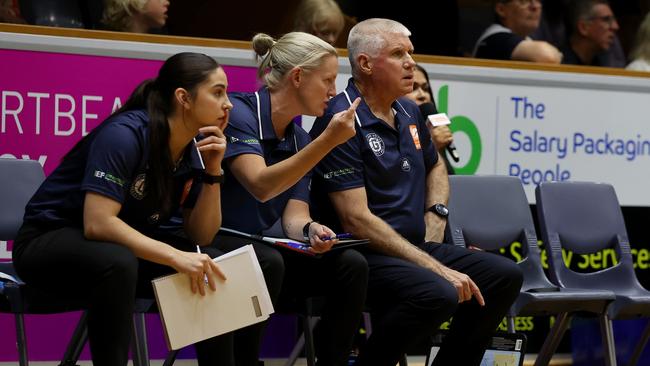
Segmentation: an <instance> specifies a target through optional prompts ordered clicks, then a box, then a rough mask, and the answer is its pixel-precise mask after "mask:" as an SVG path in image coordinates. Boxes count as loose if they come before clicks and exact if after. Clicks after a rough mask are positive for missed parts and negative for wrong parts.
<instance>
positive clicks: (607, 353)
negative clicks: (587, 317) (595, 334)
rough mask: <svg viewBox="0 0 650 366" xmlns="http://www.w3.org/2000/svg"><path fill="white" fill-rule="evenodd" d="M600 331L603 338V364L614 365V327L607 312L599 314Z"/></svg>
mask: <svg viewBox="0 0 650 366" xmlns="http://www.w3.org/2000/svg"><path fill="white" fill-rule="evenodd" d="M600 333H601V335H602V338H603V351H604V357H605V365H607V366H616V348H615V343H614V329H613V327H612V319H610V318H609V316H608V315H607V314H603V315H601V316H600Z"/></svg>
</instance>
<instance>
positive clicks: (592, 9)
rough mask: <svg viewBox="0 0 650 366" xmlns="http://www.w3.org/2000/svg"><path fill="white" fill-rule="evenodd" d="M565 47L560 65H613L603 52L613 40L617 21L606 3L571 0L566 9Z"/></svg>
mask: <svg viewBox="0 0 650 366" xmlns="http://www.w3.org/2000/svg"><path fill="white" fill-rule="evenodd" d="M569 23H570V24H569V26H570V37H569V44H568V46H567V47H566V49H564V50H563V53H564V58H563V59H562V63H563V64H571V65H591V66H615V65H613V64H611V62H609V61H608V60H609V58H608V57H607V55H606V53H607V51H609V50H610V48H612V45H613V44H615V42H616V41H617V39H616V32H617V31H618V29H619V27H618V22H617V21H616V17H615V16H614V12H612V9H611V8H610V6H609V2H608V1H607V0H575V1H573V2H572V3H571V4H570V7H569Z"/></svg>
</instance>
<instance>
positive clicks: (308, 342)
mask: <svg viewBox="0 0 650 366" xmlns="http://www.w3.org/2000/svg"><path fill="white" fill-rule="evenodd" d="M312 319H313V320H312ZM317 322H318V318H313V317H311V316H305V318H304V320H303V322H302V324H303V326H302V328H303V333H304V334H305V357H306V358H307V366H316V348H315V347H314V327H315V326H316V323H317Z"/></svg>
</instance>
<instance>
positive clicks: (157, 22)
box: [102, 0, 169, 33]
mask: <svg viewBox="0 0 650 366" xmlns="http://www.w3.org/2000/svg"><path fill="white" fill-rule="evenodd" d="M168 7H169V0H106V3H105V6H104V15H103V17H102V23H103V24H104V26H105V27H106V28H107V29H109V30H115V31H122V32H133V33H149V32H151V31H153V30H157V29H160V28H162V27H163V26H165V23H166V22H167V8H168Z"/></svg>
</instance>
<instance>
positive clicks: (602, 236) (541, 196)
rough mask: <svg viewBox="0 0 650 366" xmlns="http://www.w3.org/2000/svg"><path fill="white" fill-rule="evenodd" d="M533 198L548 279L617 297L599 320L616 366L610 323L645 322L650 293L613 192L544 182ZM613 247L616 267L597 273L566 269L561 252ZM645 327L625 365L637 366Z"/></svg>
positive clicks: (609, 359) (579, 184)
mask: <svg viewBox="0 0 650 366" xmlns="http://www.w3.org/2000/svg"><path fill="white" fill-rule="evenodd" d="M535 195H536V197H537V211H538V217H539V221H540V230H541V233H542V238H543V240H544V242H546V243H547V248H548V251H549V256H548V258H549V272H550V276H551V280H552V281H553V282H554V283H556V284H558V285H560V286H566V287H581V288H588V289H593V290H611V291H613V292H614V293H615V294H616V300H614V301H613V302H612V303H611V304H610V305H609V306H608V308H607V316H606V317H605V318H604V319H602V321H601V330H602V331H604V332H605V333H606V334H607V337H608V342H607V346H605V347H604V349H605V356H606V359H605V362H606V364H607V365H615V364H616V350H615V347H614V333H613V330H612V319H634V318H642V317H650V292H649V291H647V290H646V289H645V288H643V286H641V284H640V283H639V281H638V279H637V277H636V274H635V273H634V266H633V261H632V255H631V252H630V244H629V241H628V236H627V230H626V228H625V222H624V220H623V213H622V211H621V207H620V205H619V202H618V198H617V197H616V192H615V191H614V187H612V186H611V185H609V184H599V183H587V182H544V183H542V184H540V185H539V186H538V187H537V189H536V191H535ZM607 248H613V249H614V250H615V251H616V255H617V259H618V263H617V264H615V265H614V266H612V267H609V268H605V269H602V270H599V271H596V272H590V273H580V272H576V271H574V270H572V269H570V268H567V267H566V265H565V264H564V261H563V260H562V250H568V251H572V252H573V253H575V254H590V253H596V252H599V251H602V250H604V249H607ZM649 331H650V325H649V326H648V328H646V331H645V332H644V335H643V336H642V337H641V339H640V340H639V342H638V343H637V346H636V350H635V352H634V353H633V355H632V357H631V359H630V360H629V364H630V365H634V364H636V362H637V360H638V357H639V356H640V354H641V351H642V350H643V348H644V347H645V344H646V343H647V340H648V335H650V333H649Z"/></svg>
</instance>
